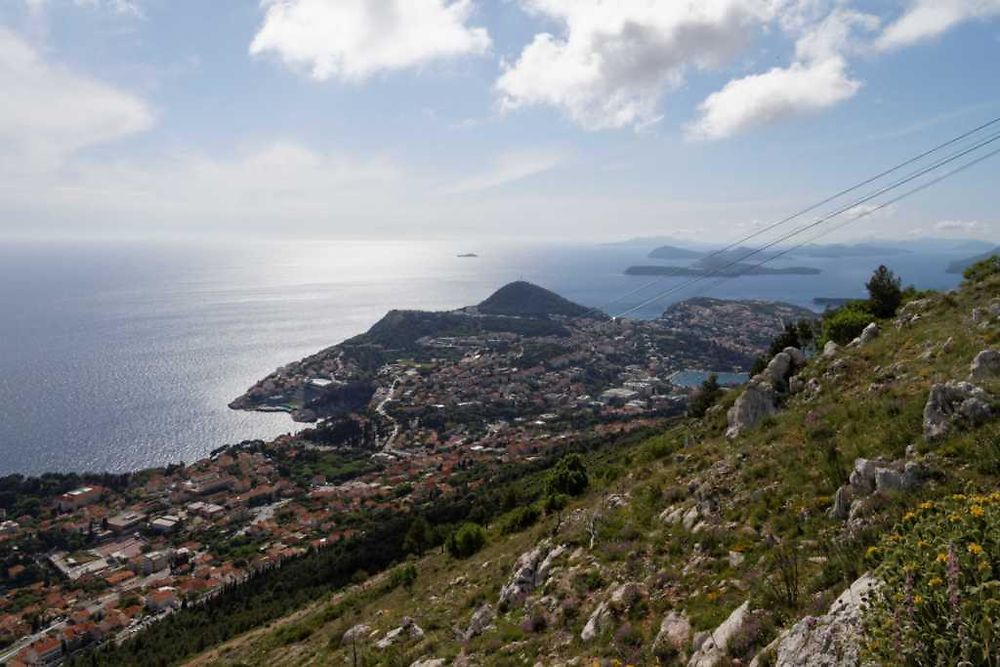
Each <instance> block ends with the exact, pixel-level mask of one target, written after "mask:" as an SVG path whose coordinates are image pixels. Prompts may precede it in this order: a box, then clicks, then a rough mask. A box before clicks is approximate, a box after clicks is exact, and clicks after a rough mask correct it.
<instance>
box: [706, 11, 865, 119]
mask: <svg viewBox="0 0 1000 667" xmlns="http://www.w3.org/2000/svg"><path fill="white" fill-rule="evenodd" d="M877 26H878V19H877V18H875V17H873V16H870V15H867V14H860V13H857V12H851V11H844V10H836V11H834V12H833V13H831V14H830V15H829V16H827V17H826V18H825V19H824V20H823V21H821V22H820V23H818V24H816V25H815V26H813V27H811V28H809V29H807V30H806V31H805V32H804V33H803V34H802V36H801V37H800V38H799V39H798V41H797V42H796V45H795V61H794V62H792V64H791V65H789V66H788V67H775V68H772V69H771V70H769V71H767V72H763V73H760V74H751V75H749V76H745V77H742V78H739V79H733V80H732V81H730V82H728V83H727V84H726V85H725V86H724V87H723V88H722V89H721V90H719V91H716V92H714V93H712V94H711V95H709V96H708V97H707V98H706V99H705V100H704V101H703V102H702V103H701V104H700V105H699V107H698V112H699V118H698V119H697V120H696V121H695V122H693V123H691V124H690V125H689V126H688V127H687V134H688V137H689V138H694V139H722V138H725V137H729V136H732V135H734V134H737V133H739V132H743V131H745V130H748V129H750V128H754V127H757V126H760V125H765V124H768V123H772V122H775V121H778V120H783V119H786V118H793V117H796V116H801V115H804V114H808V113H814V112H817V111H821V110H823V109H826V108H828V107H831V106H833V105H835V104H838V103H840V102H843V101H844V100H847V99H850V98H851V97H853V96H854V95H855V94H856V93H857V92H858V90H859V89H860V88H861V82H860V81H857V80H855V79H852V78H851V77H850V75H849V74H848V70H847V60H846V59H845V57H844V53H846V52H849V51H851V50H853V48H854V44H853V39H852V35H853V33H854V31H855V30H857V29H861V30H873V29H875V28H876V27H877Z"/></svg>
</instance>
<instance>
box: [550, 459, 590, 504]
mask: <svg viewBox="0 0 1000 667" xmlns="http://www.w3.org/2000/svg"><path fill="white" fill-rule="evenodd" d="M589 485H590V479H589V478H588V477H587V467H586V466H585V465H584V463H583V458H582V457H581V456H580V455H579V454H569V455H567V456H564V457H562V458H561V459H560V460H559V463H557V464H556V465H555V467H554V468H553V469H552V473H551V475H549V484H548V486H549V489H548V490H549V493H562V494H565V495H567V496H578V495H580V494H581V493H583V492H584V491H586V490H587V486H589Z"/></svg>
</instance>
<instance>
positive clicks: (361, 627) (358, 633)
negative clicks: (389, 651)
mask: <svg viewBox="0 0 1000 667" xmlns="http://www.w3.org/2000/svg"><path fill="white" fill-rule="evenodd" d="M371 631H372V629H371V628H370V627H368V626H367V625H365V624H364V623H358V624H357V625H352V626H351V628H350V629H349V630H348V631H347V632H345V633H344V636H343V638H342V639H341V641H342V642H343V643H344V644H345V645H349V644H351V643H353V642H356V641H358V640H361V639H364V638H365V637H367V636H368V635H369V634H371Z"/></svg>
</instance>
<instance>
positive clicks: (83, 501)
mask: <svg viewBox="0 0 1000 667" xmlns="http://www.w3.org/2000/svg"><path fill="white" fill-rule="evenodd" d="M102 493H104V489H102V488H101V487H99V486H81V487H80V488H79V489H73V490H72V491H69V492H67V493H64V494H62V495H61V496H59V497H57V498H56V506H57V507H58V508H59V511H60V512H75V511H76V510H78V509H80V508H81V507H84V506H85V505H90V504H92V503H96V502H97V501H98V500H100V498H101V494H102Z"/></svg>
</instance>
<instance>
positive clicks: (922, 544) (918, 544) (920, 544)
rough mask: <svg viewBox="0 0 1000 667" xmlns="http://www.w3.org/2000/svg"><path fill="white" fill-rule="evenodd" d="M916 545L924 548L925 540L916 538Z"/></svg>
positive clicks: (925, 546)
mask: <svg viewBox="0 0 1000 667" xmlns="http://www.w3.org/2000/svg"><path fill="white" fill-rule="evenodd" d="M917 546H918V547H920V548H921V549H926V548H927V547H928V544H927V540H917Z"/></svg>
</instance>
